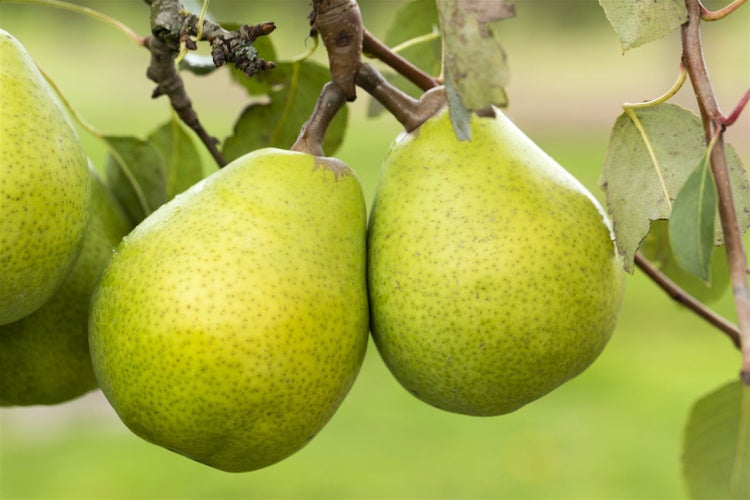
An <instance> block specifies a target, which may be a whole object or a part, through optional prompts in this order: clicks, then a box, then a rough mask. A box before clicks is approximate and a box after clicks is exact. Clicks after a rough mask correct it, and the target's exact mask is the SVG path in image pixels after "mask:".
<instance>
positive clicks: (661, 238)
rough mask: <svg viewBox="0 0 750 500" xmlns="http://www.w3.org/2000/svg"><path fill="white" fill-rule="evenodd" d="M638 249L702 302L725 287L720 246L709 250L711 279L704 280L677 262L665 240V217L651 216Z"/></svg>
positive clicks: (725, 267) (724, 261) (726, 279)
mask: <svg viewBox="0 0 750 500" xmlns="http://www.w3.org/2000/svg"><path fill="white" fill-rule="evenodd" d="M640 251H641V252H643V255H644V256H645V257H646V258H648V259H649V260H650V261H651V262H652V263H653V264H654V265H656V266H657V267H658V268H659V270H660V271H661V272H663V273H664V274H666V275H667V276H668V277H669V278H670V279H671V280H672V281H674V282H675V283H677V284H678V285H679V286H680V287H682V288H683V289H684V290H685V291H686V292H687V293H689V294H690V295H692V296H693V297H695V298H697V299H698V300H700V301H701V302H703V303H704V304H709V303H711V302H715V301H716V300H718V299H719V298H721V297H722V295H723V294H724V292H726V290H727V288H728V287H729V264H728V263H727V254H726V251H725V250H724V247H722V246H720V247H717V248H715V249H714V251H713V252H712V256H711V263H710V270H709V273H708V274H709V276H710V278H711V280H710V282H709V283H706V282H704V281H702V280H701V279H700V278H697V277H696V276H694V275H693V274H690V273H688V272H687V271H685V270H684V269H682V267H680V265H679V264H677V260H676V258H675V256H674V252H673V251H672V246H671V245H670V244H669V222H668V221H666V220H655V221H654V222H653V223H651V230H650V231H649V233H648V236H646V239H645V240H643V243H642V244H641V248H640Z"/></svg>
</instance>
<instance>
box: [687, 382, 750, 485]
mask: <svg viewBox="0 0 750 500" xmlns="http://www.w3.org/2000/svg"><path fill="white" fill-rule="evenodd" d="M682 466H683V468H682V471H683V476H684V479H685V483H686V485H687V489H688V494H689V497H690V498H696V499H698V498H700V499H703V498H726V499H747V498H750V386H746V385H743V384H742V383H741V382H739V381H736V382H731V383H729V384H727V385H725V386H723V387H721V388H719V389H718V390H716V391H714V392H712V393H711V394H709V395H707V396H705V397H703V398H701V399H700V400H698V401H697V402H696V404H695V405H694V406H693V408H692V410H691V412H690V416H689V418H688V422H687V426H686V429H685V438H684V449H683V457H682Z"/></svg>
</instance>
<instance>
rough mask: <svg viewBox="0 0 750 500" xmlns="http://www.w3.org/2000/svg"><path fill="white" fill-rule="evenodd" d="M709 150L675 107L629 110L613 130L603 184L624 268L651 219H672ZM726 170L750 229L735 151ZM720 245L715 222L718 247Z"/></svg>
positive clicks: (693, 119) (749, 197) (743, 176)
mask: <svg viewBox="0 0 750 500" xmlns="http://www.w3.org/2000/svg"><path fill="white" fill-rule="evenodd" d="M705 150H706V143H705V140H704V136H703V126H702V125H701V121H700V118H699V117H698V116H696V115H695V114H694V113H692V112H691V111H688V110H686V109H684V108H681V107H679V106H676V105H674V104H660V105H658V106H653V107H649V108H642V109H635V110H630V113H628V112H625V113H623V114H622V115H620V116H619V117H618V118H617V120H616V121H615V124H614V126H613V128H612V133H611V134H610V139H609V145H608V147H607V152H606V154H605V158H604V164H603V166H602V179H601V186H602V188H603V189H604V191H605V193H606V197H607V207H608V210H609V213H610V214H611V216H612V221H613V225H614V230H615V236H616V241H617V247H618V249H619V251H620V253H621V254H622V255H623V258H624V261H625V266H626V268H628V269H632V268H633V257H634V255H635V252H636V251H637V250H638V247H639V246H640V244H641V241H642V240H643V239H644V238H645V237H646V235H647V234H648V231H649V227H650V225H651V221H654V220H657V219H668V218H669V217H670V215H671V213H672V202H673V200H674V199H675V197H676V196H677V193H678V191H679V189H680V188H681V187H682V186H683V184H684V183H685V181H686V180H687V178H688V176H689V175H690V173H691V172H692V171H693V169H694V166H695V165H697V164H698V163H699V161H700V160H701V158H702V157H703V155H704V153H705ZM727 166H728V168H729V172H730V176H731V180H732V193H733V195H734V201H735V208H736V210H737V214H738V216H739V220H740V229H741V230H742V231H745V230H746V229H747V228H748V227H750V181H749V180H748V175H747V172H746V171H745V169H744V168H743V167H742V164H741V162H740V160H739V157H738V156H737V153H736V152H735V151H734V149H732V148H731V147H727ZM721 241H722V236H721V225H720V224H716V229H715V239H714V243H715V244H720V243H721Z"/></svg>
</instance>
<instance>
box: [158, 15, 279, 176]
mask: <svg viewBox="0 0 750 500" xmlns="http://www.w3.org/2000/svg"><path fill="white" fill-rule="evenodd" d="M145 2H146V3H147V4H148V5H149V6H150V7H151V33H152V35H151V36H149V37H147V38H146V39H145V40H144V46H145V47H146V48H148V50H149V51H150V52H151V63H150V65H149V68H148V71H147V73H146V74H147V76H148V78H149V79H151V80H152V81H153V82H154V83H156V89H155V90H154V93H153V94H152V97H154V98H156V97H159V96H161V95H166V96H167V97H168V98H169V101H170V103H171V105H172V108H174V110H175V111H176V112H177V115H178V116H179V117H180V119H181V120H182V121H183V122H184V123H185V124H186V125H187V126H188V127H190V128H191V129H192V130H193V131H194V132H195V133H196V135H197V136H198V137H199V138H200V140H201V142H203V144H204V145H205V147H206V149H208V151H209V152H210V153H211V156H212V157H213V158H214V160H215V161H216V163H217V164H218V165H219V167H223V166H224V165H226V160H225V159H224V157H223V155H222V154H221V152H220V151H219V148H218V140H217V139H216V138H214V137H212V136H211V135H210V134H209V133H208V132H207V131H206V130H205V128H204V127H203V125H202V124H201V122H200V120H199V119H198V114H197V113H196V112H195V109H194V108H193V104H192V102H191V100H190V98H189V97H188V94H187V92H186V91H185V84H184V83H183V80H182V77H181V76H180V74H179V73H178V72H177V69H176V68H175V60H176V58H177V55H178V54H179V53H180V50H181V47H182V46H183V45H184V46H185V47H186V48H187V49H189V50H195V49H196V48H197V45H196V41H195V40H194V39H193V38H192V37H195V36H197V35H198V33H199V32H200V33H201V36H202V39H204V40H206V41H208V42H209V43H210V44H211V56H212V58H213V61H214V65H215V66H216V67H219V66H221V65H223V64H226V63H233V64H234V65H235V67H236V68H238V69H239V70H241V71H242V72H243V73H245V75H246V76H248V77H252V76H253V75H255V74H256V73H258V72H259V71H263V70H266V69H271V68H273V67H274V66H275V65H274V63H272V62H269V61H266V60H264V59H263V58H261V57H260V56H258V52H257V51H256V50H255V48H254V47H253V45H252V44H253V42H254V41H255V40H256V39H257V38H258V37H259V36H264V35H268V34H269V33H271V32H272V31H273V30H274V29H275V25H274V24H273V23H267V22H266V23H260V24H258V25H255V26H247V25H245V26H242V27H241V28H239V29H238V30H236V31H228V30H225V29H224V28H222V27H221V26H219V25H218V24H216V23H213V22H211V21H208V20H204V21H203V23H202V24H201V23H200V19H199V18H198V16H196V15H195V14H192V13H190V12H185V11H184V10H182V7H181V5H180V3H179V1H178V0H145ZM199 28H200V29H199Z"/></svg>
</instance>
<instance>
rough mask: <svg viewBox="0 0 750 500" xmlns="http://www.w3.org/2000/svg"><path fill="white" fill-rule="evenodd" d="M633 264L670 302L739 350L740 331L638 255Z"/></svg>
mask: <svg viewBox="0 0 750 500" xmlns="http://www.w3.org/2000/svg"><path fill="white" fill-rule="evenodd" d="M635 264H636V265H637V266H638V268H639V269H640V270H641V271H643V272H644V273H645V274H646V276H648V277H649V278H650V279H651V280H652V281H654V282H655V283H656V284H657V285H659V286H660V287H661V288H662V290H664V291H665V292H666V293H667V295H669V296H670V297H671V298H672V300H674V301H675V302H679V303H680V304H682V305H684V306H685V307H687V308H689V309H691V310H692V311H693V312H695V313H696V314H697V315H698V316H700V317H701V318H703V319H705V320H706V321H708V322H709V323H710V324H711V325H713V326H715V327H716V328H718V329H719V330H720V331H722V332H724V333H725V334H726V335H727V337H729V340H731V341H732V343H733V344H734V346H735V347H736V348H738V349H739V348H740V347H741V343H740V331H739V330H738V329H737V327H736V326H735V325H733V324H732V323H730V322H729V321H727V320H726V319H724V318H723V317H721V316H719V315H718V314H716V313H715V312H714V311H712V310H711V309H709V308H708V307H706V306H705V304H703V302H701V301H700V300H698V299H696V298H695V297H693V296H692V295H690V294H689V293H687V292H686V291H685V290H683V289H682V288H681V287H680V286H679V285H677V283H675V282H674V281H672V280H671V279H669V278H668V277H667V276H666V275H665V274H664V273H662V272H661V271H659V270H658V269H657V268H656V267H654V265H653V264H651V262H649V260H648V259H646V258H645V257H644V256H643V255H641V254H640V253H636V254H635Z"/></svg>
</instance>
